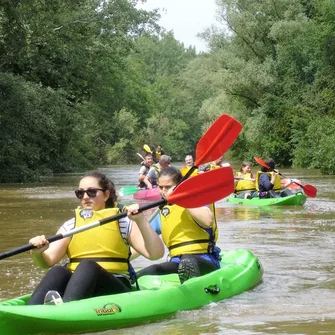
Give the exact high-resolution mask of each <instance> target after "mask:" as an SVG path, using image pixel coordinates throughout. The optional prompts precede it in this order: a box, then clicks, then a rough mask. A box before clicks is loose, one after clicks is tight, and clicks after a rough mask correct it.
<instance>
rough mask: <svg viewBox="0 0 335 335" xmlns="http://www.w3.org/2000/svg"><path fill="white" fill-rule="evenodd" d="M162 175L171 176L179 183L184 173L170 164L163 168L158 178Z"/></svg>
mask: <svg viewBox="0 0 335 335" xmlns="http://www.w3.org/2000/svg"><path fill="white" fill-rule="evenodd" d="M162 176H169V177H171V179H172V180H173V182H174V183H175V184H178V183H179V182H180V181H181V179H182V178H183V177H182V175H181V172H180V170H179V169H177V168H176V167H174V166H168V167H166V168H164V169H162V170H161V172H160V173H159V175H158V178H159V177H162Z"/></svg>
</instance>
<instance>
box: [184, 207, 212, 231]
mask: <svg viewBox="0 0 335 335" xmlns="http://www.w3.org/2000/svg"><path fill="white" fill-rule="evenodd" d="M186 210H187V212H188V213H189V214H190V215H191V216H192V218H193V219H194V220H195V221H196V222H197V223H198V224H199V225H200V226H201V227H203V228H211V227H212V225H213V213H212V211H211V210H210V208H209V207H206V206H202V207H197V208H186Z"/></svg>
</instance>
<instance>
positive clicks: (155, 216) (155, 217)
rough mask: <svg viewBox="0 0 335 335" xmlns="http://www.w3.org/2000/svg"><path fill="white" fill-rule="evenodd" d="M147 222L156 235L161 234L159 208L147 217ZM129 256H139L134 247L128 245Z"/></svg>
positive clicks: (131, 258)
mask: <svg viewBox="0 0 335 335" xmlns="http://www.w3.org/2000/svg"><path fill="white" fill-rule="evenodd" d="M148 222H149V224H150V226H151V227H152V229H153V230H154V231H155V232H156V234H157V235H161V234H162V232H161V219H160V216H159V209H156V210H155V211H154V212H153V213H152V214H151V215H150V217H149V219H148ZM130 251H131V257H130V260H133V259H136V258H137V257H139V256H141V255H140V254H139V253H138V252H137V251H136V250H135V249H134V248H132V247H130Z"/></svg>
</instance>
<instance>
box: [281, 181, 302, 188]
mask: <svg viewBox="0 0 335 335" xmlns="http://www.w3.org/2000/svg"><path fill="white" fill-rule="evenodd" d="M290 180H294V181H296V182H297V183H299V184H301V181H300V180H298V179H289V178H282V179H280V184H281V187H285V185H286V184H289V183H290ZM286 188H289V189H290V190H299V189H300V186H299V185H297V184H295V183H292V184H290V185H288V186H287V187H286Z"/></svg>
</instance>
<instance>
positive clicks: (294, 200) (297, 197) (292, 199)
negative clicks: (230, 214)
mask: <svg viewBox="0 0 335 335" xmlns="http://www.w3.org/2000/svg"><path fill="white" fill-rule="evenodd" d="M306 199H307V197H306V195H305V194H304V193H297V194H293V195H289V196H287V197H283V198H267V199H259V198H258V197H256V198H252V199H241V198H236V197H235V196H234V194H231V195H230V196H229V197H228V198H227V202H230V203H232V204H239V205H246V206H299V205H300V206H301V205H303V204H304V203H305V202H306Z"/></svg>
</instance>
